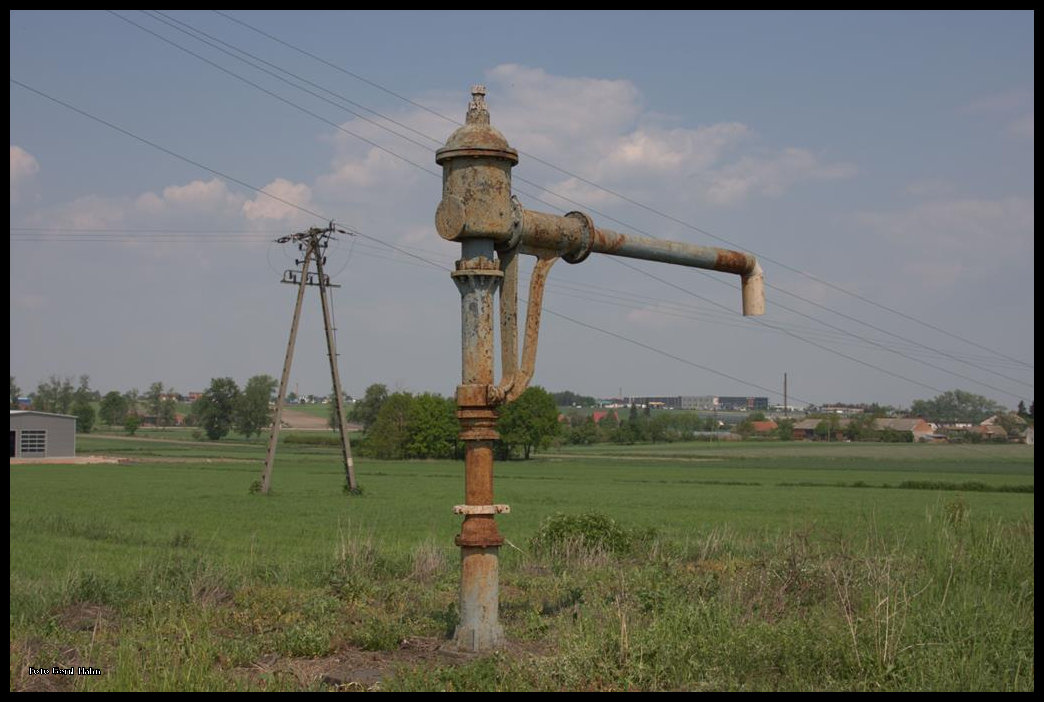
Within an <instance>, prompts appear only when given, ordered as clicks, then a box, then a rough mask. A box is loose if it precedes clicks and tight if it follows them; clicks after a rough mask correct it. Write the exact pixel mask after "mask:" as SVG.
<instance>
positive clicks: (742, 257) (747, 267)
mask: <svg viewBox="0 0 1044 702" xmlns="http://www.w3.org/2000/svg"><path fill="white" fill-rule="evenodd" d="M717 251H718V257H717V260H716V261H715V263H714V270H716V271H723V272H725V273H736V274H743V273H749V272H750V271H752V270H753V269H754V257H753V256H751V255H750V254H745V253H742V252H740V251H729V250H728V249H718V250H717Z"/></svg>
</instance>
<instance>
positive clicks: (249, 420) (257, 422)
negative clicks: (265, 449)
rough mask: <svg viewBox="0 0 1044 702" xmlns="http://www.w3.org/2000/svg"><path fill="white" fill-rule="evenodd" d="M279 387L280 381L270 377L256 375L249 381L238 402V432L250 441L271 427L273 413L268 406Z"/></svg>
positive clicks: (236, 416) (236, 424)
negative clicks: (252, 437)
mask: <svg viewBox="0 0 1044 702" xmlns="http://www.w3.org/2000/svg"><path fill="white" fill-rule="evenodd" d="M278 386H279V381H277V380H276V379H275V378H273V377H272V376H270V375H255V376H254V377H252V378H250V379H249V380H248V381H247V383H246V386H245V387H244V388H243V392H242V393H241V394H240V395H239V398H238V400H237V401H236V409H235V427H236V431H238V432H239V433H240V434H242V435H243V436H245V437H247V438H248V439H249V438H250V437H251V436H253V435H255V434H256V435H258V436H260V435H261V432H262V430H264V429H265V428H267V427H269V426H271V424H272V411H271V410H270V409H269V407H268V405H269V402H270V401H271V399H272V393H273V392H275V390H276V388H277V387H278Z"/></svg>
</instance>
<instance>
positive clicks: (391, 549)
mask: <svg viewBox="0 0 1044 702" xmlns="http://www.w3.org/2000/svg"><path fill="white" fill-rule="evenodd" d="M78 450H79V452H80V453H82V454H95V455H97V454H105V455H118V456H124V457H127V458H129V459H131V461H132V462H130V463H124V464H118V465H113V464H96V465H69V466H62V465H33V466H26V465H13V466H11V537H10V539H11V540H10V553H11V578H10V585H11V587H10V609H11V619H10V622H11V623H10V637H11V657H10V665H11V677H10V687H11V689H12V690H45V689H71V690H96V691H100V690H121V691H122V690H212V689H213V690H250V689H268V690H311V689H329V686H330V685H334V684H336V683H337V682H340V683H341V685H340V687H341V688H342V689H366V688H369V689H382V690H397V689H404V690H450V689H452V690H516V689H517V690H627V689H634V690H683V689H684V690H1032V689H1033V680H1034V667H1033V661H1034V643H1033V612H1034V609H1033V599H1034V598H1033V592H1034V588H1033V582H1034V580H1033V565H1034V564H1033V561H1034V558H1033V554H1034V551H1033V532H1034V530H1033V524H1034V519H1033V482H1034V481H1033V449H1032V447H1026V446H1018V445H1003V446H945V445H940V446H935V445H887V444H811V443H794V442H781V443H756V442H743V443H734V444H724V443H723V444H720V445H715V444H708V443H692V444H669V445H656V446H624V447H610V446H604V445H603V446H596V447H591V448H585V449H571V450H569V451H561V452H559V451H549V452H548V454H547V455H542V456H540V457H538V459H537V460H533V461H528V462H522V461H515V462H507V463H498V464H497V466H496V478H495V480H496V495H497V502H501V503H507V504H510V505H511V508H512V512H511V514H509V515H504V516H502V517H500V518H498V523H499V525H500V529H501V531H502V533H503V534H504V536H505V537H506V539H507V540H508V544H506V545H505V546H504V547H503V548H502V549H501V619H502V623H503V624H504V627H505V629H506V632H507V635H508V638H509V641H510V642H511V644H510V645H509V647H508V649H507V650H505V651H503V652H500V653H497V654H495V655H494V656H491V657H486V658H482V659H479V660H473V661H459V660H446V659H444V658H441V657H439V656H438V655H437V652H436V651H435V648H436V647H437V645H438V644H439V642H441V641H442V640H444V639H445V638H446V637H447V636H448V634H449V633H451V632H452V630H453V626H454V623H455V616H456V596H457V577H458V570H457V562H458V561H457V559H458V556H457V550H456V549H455V548H454V546H453V536H454V535H455V534H456V533H457V531H458V529H459V517H455V516H454V515H453V514H452V511H451V510H452V506H453V505H455V504H459V503H460V502H462V501H463V469H462V465H461V464H460V463H459V462H446V461H430V462H429V461H414V462H381V461H371V460H360V461H357V463H356V472H357V476H358V479H359V482H360V484H361V485H362V487H363V490H364V494H363V495H362V496H355V497H349V496H346V495H344V494H343V492H342V489H341V488H342V485H343V483H344V474H343V467H342V466H341V465H340V456H339V453H338V452H337V450H336V449H327V448H319V447H302V446H296V445H283V446H280V448H279V452H278V454H277V462H276V466H275V471H274V476H273V492H272V494H270V495H269V496H267V497H265V496H260V495H256V494H251V493H250V490H249V488H250V486H251V484H252V483H253V482H254V481H255V480H256V479H257V478H258V477H259V475H260V470H261V462H262V460H263V457H264V451H265V444H264V439H263V438H262V439H260V440H254V441H237V442H218V443H207V442H194V441H191V440H190V439H189V438H187V437H182V436H180V435H179V436H178V438H177V439H174V441H171V440H167V441H157V440H152V439H147V438H141V439H132V440H128V439H125V438H117V437H93V436H81V437H78ZM559 513H562V514H566V515H580V514H591V513H598V514H600V515H604V517H605V518H606V519H607V520H611V522H610V523H611V524H613V528H614V529H616V530H617V532H618V533H617V536H618V537H619V538H617V539H615V540H614V541H613V542H612V543H607V542H604V541H599V540H598V538H596V536H597V535H595V534H593V533H585V532H584V531H583V528H582V527H575V526H573V527H569V528H572V529H574V531H572V532H571V531H569V530H568V528H567V529H566V530H565V531H562V530H559V531H556V532H551V531H549V530H548V528H547V526H548V522H547V520H549V519H554V518H555V515H557V514H559ZM549 535H553V538H551V536H549ZM538 536H541V537H543V538H542V539H539V538H536V537H538ZM360 661H362V662H360ZM52 666H62V667H68V666H73V667H76V666H90V667H93V668H96V669H98V670H99V671H101V674H99V675H90V676H87V675H82V676H81V675H73V676H63V675H58V676H54V675H37V674H35V673H34V674H33V675H30V674H29V668H30V667H31V668H33V669H36V670H39V669H41V668H48V669H49V668H51V667H52ZM336 667H341V668H346V669H347V670H348V673H346V674H345V675H343V676H341V677H340V678H335V679H333V680H332V681H328V683H325V684H324V683H323V682H322V674H323V673H324V672H325V671H326V669H329V668H336ZM374 671H376V672H374ZM378 679H379V682H378Z"/></svg>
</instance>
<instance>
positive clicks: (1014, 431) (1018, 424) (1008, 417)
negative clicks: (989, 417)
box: [997, 412, 1026, 439]
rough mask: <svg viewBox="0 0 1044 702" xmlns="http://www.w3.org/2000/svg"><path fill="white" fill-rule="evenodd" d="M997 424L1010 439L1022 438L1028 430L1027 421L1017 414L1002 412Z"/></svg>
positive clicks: (998, 416)
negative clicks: (1023, 433)
mask: <svg viewBox="0 0 1044 702" xmlns="http://www.w3.org/2000/svg"><path fill="white" fill-rule="evenodd" d="M997 424H998V425H999V426H1000V427H1002V428H1003V429H1004V431H1005V432H1007V434H1008V438H1009V439H1014V438H1016V437H1017V436H1020V435H1021V434H1022V432H1023V431H1024V430H1025V429H1026V420H1025V419H1023V418H1022V417H1021V416H1019V415H1018V414H1017V413H1015V412H1001V413H999V414H998V415H997Z"/></svg>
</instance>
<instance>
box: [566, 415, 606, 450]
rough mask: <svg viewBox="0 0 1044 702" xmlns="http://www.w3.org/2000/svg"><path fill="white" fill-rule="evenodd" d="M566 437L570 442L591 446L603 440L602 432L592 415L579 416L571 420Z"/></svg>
mask: <svg viewBox="0 0 1044 702" xmlns="http://www.w3.org/2000/svg"><path fill="white" fill-rule="evenodd" d="M566 438H567V440H568V441H569V443H571V444H576V445H578V446H590V445H591V444H596V443H599V442H600V441H602V440H603V437H602V433H601V431H600V430H599V428H598V425H597V424H595V420H594V417H592V416H591V415H587V416H586V417H577V418H576V421H573V422H570V426H569V435H568V436H567V437H566Z"/></svg>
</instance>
